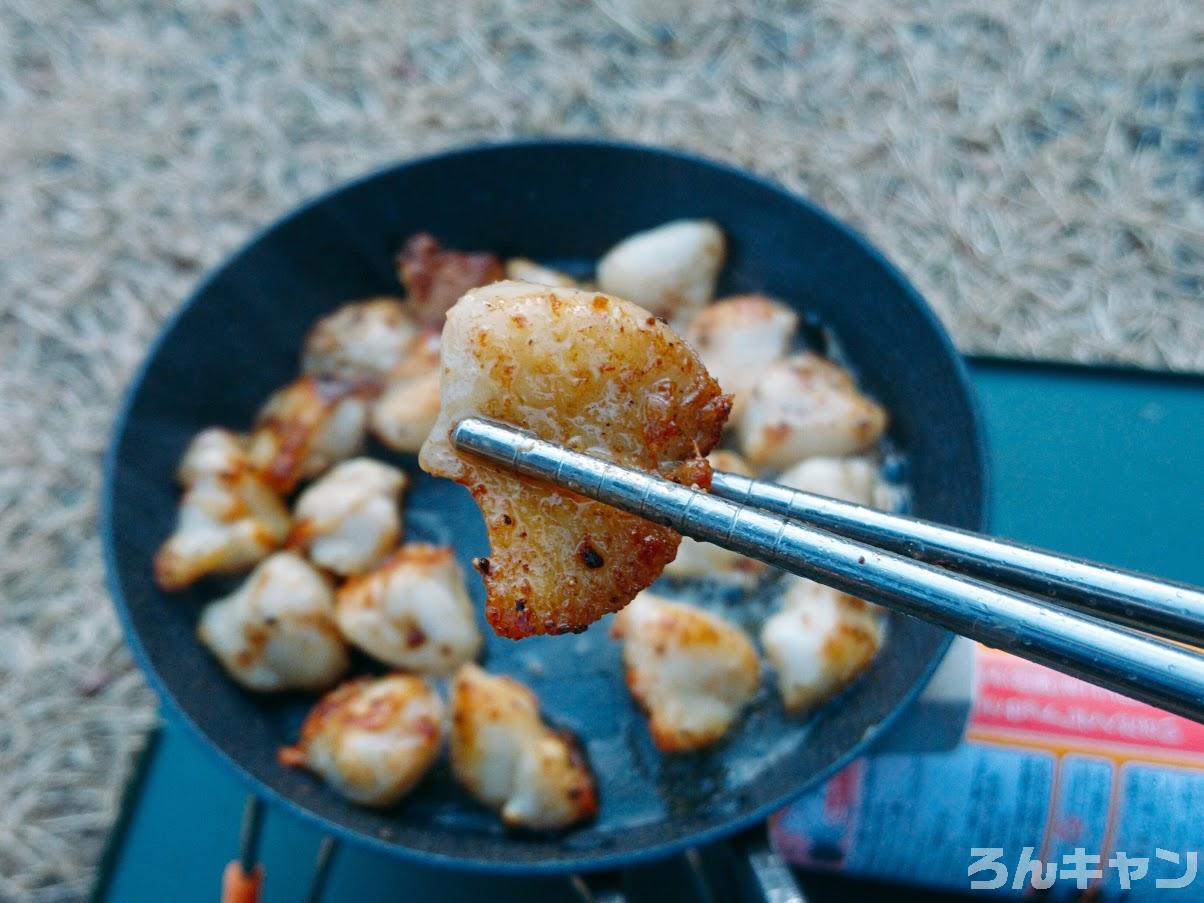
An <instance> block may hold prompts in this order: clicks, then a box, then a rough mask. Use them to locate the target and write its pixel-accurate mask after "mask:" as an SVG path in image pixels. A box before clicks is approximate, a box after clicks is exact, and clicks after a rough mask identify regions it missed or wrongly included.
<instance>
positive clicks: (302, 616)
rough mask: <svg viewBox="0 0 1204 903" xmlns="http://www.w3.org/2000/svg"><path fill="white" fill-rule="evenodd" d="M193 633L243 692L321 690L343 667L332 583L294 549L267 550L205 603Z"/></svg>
mask: <svg viewBox="0 0 1204 903" xmlns="http://www.w3.org/2000/svg"><path fill="white" fill-rule="evenodd" d="M197 635H198V636H199V637H200V640H201V642H202V643H204V644H205V645H206V646H207V647H208V648H209V651H211V652H212V653H213V654H214V655H215V656H217V659H218V661H220V662H221V663H222V666H223V667H225V669H226V671H227V672H229V674H230V676H231V677H233V678H234V679H235V680H236V681H238V682H239V683H240V684H242V685H243V686H244V687H246V688H247V689H248V690H259V691H273V690H325V689H326V688H327V687H329V686H330V685H331V684H333V683H334V682H335V681H336V680H338V678H339V677H340V676H341V675H342V674H343V672H344V671H346V670H347V644H346V643H344V642H343V638H342V637H341V636H340V635H339V631H338V628H337V627H336V626H335V622H334V594H333V593H332V591H331V588H330V584H329V583H327V581H326V578H325V577H323V576H322V575H321V574H320V573H319V572H318V571H317V570H315V569H314V567H313V565H311V564H310V563H309V562H308V561H306V560H305V559H304V558H301V557H300V556H298V555H294V554H293V553H291V552H277V553H276V554H275V555H272V556H271V557H270V558H268V559H267V560H266V561H264V562H263V563H262V564H260V565H259V567H257V568H255V570H254V571H253V572H252V573H251V575H250V576H249V577H247V579H246V580H245V581H244V582H243V584H242V586H240V587H239V588H238V589H237V590H235V591H234V592H233V593H232V594H231V595H229V596H227V597H226V598H224V599H219V600H218V601H217V602H213V603H212V604H210V605H209V606H208V607H206V608H205V610H204V611H203V612H202V613H201V620H200V623H199V625H198V626H197Z"/></svg>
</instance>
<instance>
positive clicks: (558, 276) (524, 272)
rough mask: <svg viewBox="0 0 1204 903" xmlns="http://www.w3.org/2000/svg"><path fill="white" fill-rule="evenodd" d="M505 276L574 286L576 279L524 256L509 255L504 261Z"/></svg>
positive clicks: (540, 282)
mask: <svg viewBox="0 0 1204 903" xmlns="http://www.w3.org/2000/svg"><path fill="white" fill-rule="evenodd" d="M506 278H507V279H512V280H514V281H515V282H534V283H535V284H536V285H556V286H560V287H561V288H576V287H577V280H576V279H574V278H573V277H572V276H570V275H568V273H562V272H560V270H554V269H552V268H551V267H546V266H544V265H543V264H542V263H538V262H536V261H534V260H528V259H527V258H526V257H511V258H510V259H509V260H507V261H506Z"/></svg>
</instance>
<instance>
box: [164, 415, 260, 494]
mask: <svg viewBox="0 0 1204 903" xmlns="http://www.w3.org/2000/svg"><path fill="white" fill-rule="evenodd" d="M247 444H248V440H247V437H246V436H245V435H243V434H242V433H235V432H233V431H231V430H227V429H222V428H221V427H217V426H214V427H210V428H209V429H206V430H201V431H200V432H199V433H197V434H196V435H195V436H193V437H192V441H191V442H190V443H188V448H187V449H185V450H184V457H183V458H181V459H180V466H179V468H178V469H177V470H176V480H177V482H179V484H180V485H181V486H183V487H184V488H185V489H187V488H188V487H189V486H192V485H193V484H195V483H196V482H197V481H199V480H201V479H204V478H207V477H220V476H228V475H231V474H237V473H241V472H243V471H246V470H247V469H249V468H250V466H251V464H250V461H249V460H248V458H247Z"/></svg>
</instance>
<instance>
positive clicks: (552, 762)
mask: <svg viewBox="0 0 1204 903" xmlns="http://www.w3.org/2000/svg"><path fill="white" fill-rule="evenodd" d="M451 710H452V727H451V743H450V752H451V764H452V771H453V772H454V774H455V776H456V780H457V781H459V782H460V784H461V785H462V786H463V787H464V788H465V789H466V790H467V791H468V792H469V793H471V794H472V795H473V796H474V797H476V798H477V799H478V800H480V801H481V802H482V803H484V804H485V805H486V806H489V807H490V808H492V809H497V810H498V811H499V812H500V813H501V815H502V821H504V822H505V823H506V824H507V825H510V826H512V827H523V828H537V829H543V830H551V829H555V828H566V827H568V826H569V825H573V824H576V823H578V822H582V821H586V820H588V819H591V818H593V817H594V816H595V815H596V814H597V812H598V796H597V790H596V789H595V786H594V776H593V774H592V773H591V772H590V769H589V765H588V763H587V762H586V761H585V757H584V755H583V754H582V752H581V749H580V747H579V746H578V745H577V742H576V740H575V739H574V738H573V737H572V735H570V734H568V733H567V732H564V731H555V730H552V729H551V728H549V727H547V726H546V725H544V723H543V722H542V721H541V720H540V717H539V702H538V700H537V699H536V698H535V694H534V693H532V692H531V690H530V689H528V688H527V687H526V686H524V685H523V684H521V683H519V682H518V681H517V680H514V679H513V678H510V677H500V676H494V675H491V674H488V673H486V672H485V671H483V670H481V669H480V668H478V667H477V666H476V665H473V664H467V665H464V666H463V667H462V668H460V670H459V671H458V672H457V673H456V678H455V681H454V682H453V683H452V689H451Z"/></svg>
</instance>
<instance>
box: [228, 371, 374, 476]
mask: <svg viewBox="0 0 1204 903" xmlns="http://www.w3.org/2000/svg"><path fill="white" fill-rule="evenodd" d="M367 419H368V403H367V399H365V398H364V397H363V390H362V389H361V388H358V387H355V386H351V385H349V384H347V383H342V382H337V381H335V380H329V379H325V378H321V377H317V376H304V377H302V378H301V379H298V380H297V381H296V382H293V383H290V384H289V385H287V386H285V387H284V388H283V389H281V390H279V391H278V392H276V394H275V395H273V396H272V397H271V398H269V399H268V401H267V403H266V404H265V405H264V406H263V408H262V409H261V410H260V412H259V416H258V417H257V418H256V420H255V430H254V432H253V433H252V434H251V447H250V450H249V453H248V454H249V457H250V460H251V464H252V465H253V466H254V468H255V469H256V471H258V472H259V473H260V474H261V475H262V476H263V478H264V480H266V481H267V483H268V485H270V486H271V487H272V488H273V489H275V490H276V491H278V492H282V493H288V492H291V491H292V489H293V488H294V487H295V486H296V485H297V483H298V482H299V481H301V480H304V479H308V478H309V477H316V476H317V475H318V474H320V473H322V472H324V471H325V470H327V469H328V468H330V467H331V466H333V465H335V464H337V463H339V462H340V461H343V460H345V459H347V458H350V457H352V456H353V455H354V454H355V453H356V452H358V451H359V449H360V446H361V445H362V444H363V441H364V432H365V428H366V424H367Z"/></svg>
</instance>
